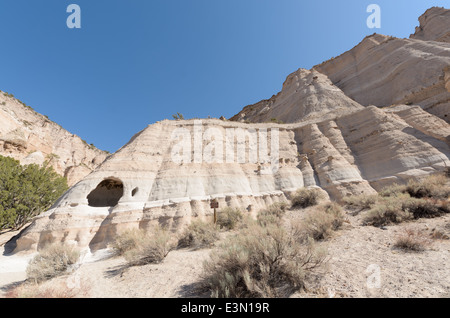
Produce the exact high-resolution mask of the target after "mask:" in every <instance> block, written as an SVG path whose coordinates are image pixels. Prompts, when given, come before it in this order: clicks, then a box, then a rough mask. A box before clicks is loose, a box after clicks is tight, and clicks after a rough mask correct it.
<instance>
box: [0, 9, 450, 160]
mask: <svg viewBox="0 0 450 318" xmlns="http://www.w3.org/2000/svg"><path fill="white" fill-rule="evenodd" d="M72 3H74V4H77V5H79V6H80V8H81V29H69V28H68V27H67V25H66V20H67V17H68V16H69V15H70V13H67V12H66V9H67V6H68V5H69V4H72ZM371 3H376V4H378V5H379V6H380V7H381V28H380V29H369V28H368V27H367V25H366V19H367V17H368V16H369V15H370V14H369V13H367V12H366V8H367V6H368V5H369V4H371ZM432 6H440V7H447V8H448V7H449V5H448V0H447V1H432V0H431V1H430V0H426V1H425V0H421V1H418V0H409V1H407V0H395V1H392V0H372V1H364V0H346V1H331V0H315V1H300V0H70V1H65V0H43V1H30V0H26V1H25V0H0V38H1V45H0V63H1V70H0V89H1V90H3V91H6V92H9V93H12V94H14V95H15V96H16V97H17V98H18V99H20V100H22V101H23V102H25V103H26V104H28V105H30V106H32V107H33V108H34V109H35V110H36V111H37V112H39V113H41V114H44V115H47V116H48V117H49V118H50V119H51V120H53V121H55V122H57V123H58V124H60V125H61V126H62V127H64V128H65V129H67V130H68V131H70V132H71V133H75V134H77V135H78V136H80V137H81V138H83V139H85V140H86V141H87V142H88V143H93V144H95V145H96V146H97V147H98V148H100V149H103V150H108V151H110V152H114V151H116V150H117V149H119V148H120V147H121V146H122V145H124V144H125V143H126V142H127V141H128V140H129V139H130V138H131V137H132V136H133V135H134V134H135V133H137V132H138V131H140V130H142V129H143V128H145V127H146V126H147V125H148V124H152V123H155V122H156V121H159V120H163V119H166V118H167V119H172V114H174V113H176V112H180V113H182V114H183V115H184V117H185V118H193V117H199V118H206V117H208V116H211V117H220V116H225V117H227V118H228V117H231V116H233V115H234V114H236V113H238V112H239V111H240V110H241V109H242V108H243V107H244V106H246V105H249V104H253V103H256V102H258V101H260V100H262V99H266V98H270V97H271V96H272V95H274V94H276V93H277V92H279V91H280V89H281V86H282V83H283V82H284V80H285V79H286V76H287V75H289V74H290V73H292V72H294V71H295V70H297V69H298V68H300V67H302V68H307V69H310V68H311V67H312V66H314V65H316V64H319V63H321V62H323V61H325V60H327V59H329V58H331V57H334V56H338V55H340V54H342V53H344V52H345V51H347V50H349V49H351V48H352V47H353V46H355V45H356V44H358V43H359V42H360V41H361V40H362V39H363V38H364V37H365V36H366V35H369V34H372V33H375V32H376V33H381V34H387V35H393V36H397V37H401V38H404V37H409V35H410V34H411V33H414V28H415V26H417V25H418V24H419V23H418V20H417V19H418V17H419V16H420V15H421V14H422V13H423V12H425V10H426V9H427V8H429V7H432Z"/></svg>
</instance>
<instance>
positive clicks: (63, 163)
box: [0, 92, 107, 185]
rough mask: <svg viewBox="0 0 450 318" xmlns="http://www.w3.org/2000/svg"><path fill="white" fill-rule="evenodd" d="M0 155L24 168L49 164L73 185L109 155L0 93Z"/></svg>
mask: <svg viewBox="0 0 450 318" xmlns="http://www.w3.org/2000/svg"><path fill="white" fill-rule="evenodd" d="M0 155H2V156H8V157H12V158H14V159H16V160H19V161H20V162H21V163H22V164H32V163H35V164H38V165H41V164H42V163H44V161H49V162H50V165H51V166H53V168H54V169H55V171H56V172H58V173H59V174H60V175H63V176H65V177H67V182H68V184H69V185H73V184H75V183H77V182H78V181H80V180H81V179H83V178H84V177H85V176H87V175H88V174H89V173H90V172H91V171H92V170H94V169H95V168H96V167H97V166H98V165H99V164H100V163H101V162H103V160H105V158H106V156H107V154H106V152H104V151H101V150H98V149H97V148H95V147H93V146H89V145H87V144H86V142H84V141H82V140H81V139H80V138H79V137H78V136H76V135H73V134H71V133H69V132H68V131H66V130H65V129H63V128H62V127H60V126H59V125H58V124H56V123H54V122H52V121H50V120H49V119H48V118H46V117H45V116H43V115H41V114H38V113H36V112H35V111H33V110H32V109H30V108H29V107H26V106H25V105H23V104H21V103H20V102H19V101H18V100H16V99H15V98H13V97H11V96H8V95H7V94H6V93H4V92H0Z"/></svg>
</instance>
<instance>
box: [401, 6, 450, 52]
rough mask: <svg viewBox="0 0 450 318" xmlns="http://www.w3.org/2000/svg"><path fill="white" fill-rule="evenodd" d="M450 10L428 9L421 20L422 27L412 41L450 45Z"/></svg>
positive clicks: (417, 28)
mask: <svg viewBox="0 0 450 318" xmlns="http://www.w3.org/2000/svg"><path fill="white" fill-rule="evenodd" d="M449 20H450V10H446V9H444V8H440V7H433V8H430V9H428V10H427V11H426V12H425V13H424V14H423V15H422V16H421V17H420V18H419V22H420V26H418V27H416V32H415V33H414V34H411V36H410V38H411V39H417V40H423V41H437V42H447V43H450V23H449Z"/></svg>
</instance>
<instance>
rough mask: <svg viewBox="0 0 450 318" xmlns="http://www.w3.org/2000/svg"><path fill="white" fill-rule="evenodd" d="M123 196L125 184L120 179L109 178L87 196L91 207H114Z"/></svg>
mask: <svg viewBox="0 0 450 318" xmlns="http://www.w3.org/2000/svg"><path fill="white" fill-rule="evenodd" d="M122 196H123V183H122V181H120V180H119V179H115V178H108V179H105V180H103V181H102V182H100V183H99V184H98V186H97V188H95V189H94V190H93V191H92V192H91V193H89V195H88V196H87V199H88V204H89V206H92V207H96V208H100V207H113V206H115V205H117V203H119V200H120V198H121V197H122Z"/></svg>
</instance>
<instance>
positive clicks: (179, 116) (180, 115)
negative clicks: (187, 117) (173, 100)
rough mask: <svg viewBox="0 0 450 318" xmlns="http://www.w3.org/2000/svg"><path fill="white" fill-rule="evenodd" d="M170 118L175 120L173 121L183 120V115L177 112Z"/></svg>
mask: <svg viewBox="0 0 450 318" xmlns="http://www.w3.org/2000/svg"><path fill="white" fill-rule="evenodd" d="M172 117H173V119H175V120H184V116H183V114H181V113H178V112H177V113H176V114H174V115H172Z"/></svg>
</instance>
